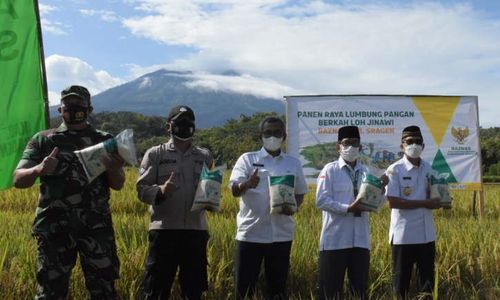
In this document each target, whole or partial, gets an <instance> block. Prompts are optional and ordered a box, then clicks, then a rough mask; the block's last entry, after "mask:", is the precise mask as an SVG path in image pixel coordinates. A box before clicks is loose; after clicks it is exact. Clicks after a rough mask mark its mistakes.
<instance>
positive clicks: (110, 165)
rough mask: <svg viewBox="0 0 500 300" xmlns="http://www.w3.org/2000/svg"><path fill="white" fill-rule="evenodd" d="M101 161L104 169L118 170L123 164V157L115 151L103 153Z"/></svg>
mask: <svg viewBox="0 0 500 300" xmlns="http://www.w3.org/2000/svg"><path fill="white" fill-rule="evenodd" d="M101 162H102V164H103V165H104V166H105V167H106V170H108V171H111V172H116V171H118V170H120V169H121V168H122V167H123V165H124V164H125V161H124V160H123V158H122V157H121V156H120V155H119V154H116V153H113V154H108V155H105V156H104V157H103V158H102V159H101Z"/></svg>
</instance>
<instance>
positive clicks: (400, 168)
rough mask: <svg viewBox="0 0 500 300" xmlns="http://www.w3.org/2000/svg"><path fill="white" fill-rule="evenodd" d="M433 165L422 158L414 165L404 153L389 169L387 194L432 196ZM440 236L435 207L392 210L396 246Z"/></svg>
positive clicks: (408, 197)
mask: <svg viewBox="0 0 500 300" xmlns="http://www.w3.org/2000/svg"><path fill="white" fill-rule="evenodd" d="M432 172H433V171H432V168H431V165H430V164H429V163H428V162H426V161H423V160H420V166H418V167H417V166H414V165H413V164H412V163H411V162H410V161H409V160H408V159H407V158H406V156H404V157H403V158H402V159H400V160H398V161H397V162H395V163H394V164H392V165H391V166H389V168H387V172H386V173H387V176H388V177H389V183H388V185H387V189H386V196H390V197H398V198H402V199H405V200H410V201H411V200H425V199H428V196H427V193H428V190H429V178H430V175H431V174H432ZM435 239H436V232H435V229H434V219H433V216H432V210H431V209H427V208H413V209H396V208H393V209H392V212H391V225H390V229H389V242H392V244H394V245H405V244H425V243H429V242H432V241H434V240H435Z"/></svg>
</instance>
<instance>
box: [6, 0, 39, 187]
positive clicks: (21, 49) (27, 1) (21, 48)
mask: <svg viewBox="0 0 500 300" xmlns="http://www.w3.org/2000/svg"><path fill="white" fill-rule="evenodd" d="M36 5H37V4H36V1H34V0H2V1H0V190H3V189H6V188H9V187H10V186H12V172H13V170H14V169H15V167H16V165H17V163H18V162H19V159H20V157H21V153H22V152H23V149H24V147H25V146H26V143H27V141H28V140H29V138H30V137H31V136H32V135H33V134H34V133H36V132H37V131H40V130H42V129H44V128H45V124H46V122H45V102H44V94H45V93H44V82H43V73H42V61H41V59H42V57H41V56H42V55H41V53H42V51H41V46H40V45H41V43H40V40H39V36H38V32H39V31H38V29H39V28H38V26H39V25H38V22H37V7H36Z"/></svg>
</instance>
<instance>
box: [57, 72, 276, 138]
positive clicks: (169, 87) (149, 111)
mask: <svg viewBox="0 0 500 300" xmlns="http://www.w3.org/2000/svg"><path fill="white" fill-rule="evenodd" d="M220 76H228V77H230V76H238V74H237V73H236V72H234V71H227V72H224V73H222V74H221V75H220ZM194 80H195V78H194V76H193V73H192V72H179V71H169V70H163V69H162V70H158V71H155V72H152V73H149V74H146V75H143V76H141V77H139V78H137V79H135V80H132V81H130V82H127V83H125V84H122V85H120V86H116V87H114V88H111V89H109V90H106V91H104V92H102V93H100V94H97V95H95V96H93V97H92V106H93V107H94V112H104V111H107V112H116V111H132V112H137V113H142V114H145V115H154V116H162V117H165V116H166V115H167V112H168V110H170V108H171V107H173V106H175V105H187V106H189V107H191V108H192V109H193V110H194V112H195V115H196V124H197V127H199V128H206V127H213V126H220V125H222V124H224V122H225V121H227V120H229V119H232V118H238V117H240V115H241V114H244V115H247V116H250V115H252V114H254V113H256V112H277V113H280V114H283V113H284V111H285V105H284V102H283V101H281V100H278V99H272V98H262V97H257V96H254V95H250V94H241V93H237V92H232V91H225V90H213V89H209V88H204V87H199V86H196V85H193V84H192V83H193V82H194ZM190 83H191V84H190ZM57 115H58V113H57V111H56V107H51V116H57Z"/></svg>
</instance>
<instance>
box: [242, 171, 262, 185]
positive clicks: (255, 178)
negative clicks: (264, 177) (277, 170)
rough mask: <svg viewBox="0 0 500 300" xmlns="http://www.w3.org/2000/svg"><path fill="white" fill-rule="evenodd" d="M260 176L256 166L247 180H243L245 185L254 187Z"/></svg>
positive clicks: (257, 183)
mask: <svg viewBox="0 0 500 300" xmlns="http://www.w3.org/2000/svg"><path fill="white" fill-rule="evenodd" d="M259 181H260V177H259V168H256V169H255V171H254V172H253V173H252V175H250V177H249V178H248V180H247V181H246V182H245V186H246V187H247V188H248V189H254V188H256V187H257V185H259Z"/></svg>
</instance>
